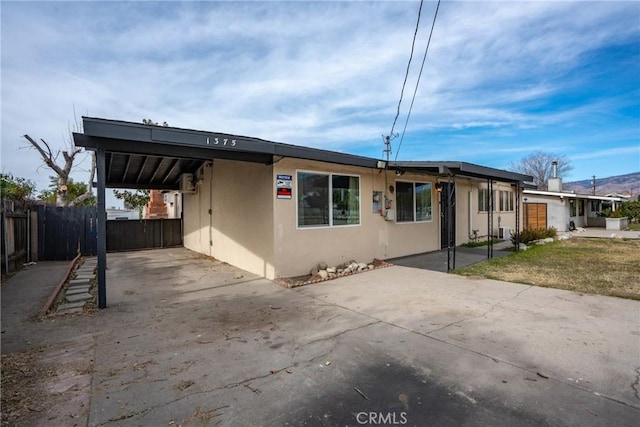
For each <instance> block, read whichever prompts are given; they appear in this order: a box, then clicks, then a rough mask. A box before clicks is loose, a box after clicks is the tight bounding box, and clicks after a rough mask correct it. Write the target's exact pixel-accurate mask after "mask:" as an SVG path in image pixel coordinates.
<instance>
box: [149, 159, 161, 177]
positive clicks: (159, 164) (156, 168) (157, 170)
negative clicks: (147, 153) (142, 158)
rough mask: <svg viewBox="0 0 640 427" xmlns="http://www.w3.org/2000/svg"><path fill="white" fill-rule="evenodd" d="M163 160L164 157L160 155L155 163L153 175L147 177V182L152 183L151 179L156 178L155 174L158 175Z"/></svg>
mask: <svg viewBox="0 0 640 427" xmlns="http://www.w3.org/2000/svg"><path fill="white" fill-rule="evenodd" d="M163 161H164V157H161V158H159V159H158V163H156V167H155V171H154V172H153V175H151V179H149V183H153V181H155V179H156V175H158V172H160V169H161V168H160V166H162V162H163Z"/></svg>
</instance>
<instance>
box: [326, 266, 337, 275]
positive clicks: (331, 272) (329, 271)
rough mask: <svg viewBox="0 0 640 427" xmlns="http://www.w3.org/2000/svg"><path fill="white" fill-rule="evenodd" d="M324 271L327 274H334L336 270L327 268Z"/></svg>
mask: <svg viewBox="0 0 640 427" xmlns="http://www.w3.org/2000/svg"><path fill="white" fill-rule="evenodd" d="M325 270H327V273H329V274H336V268H335V267H327V268H325Z"/></svg>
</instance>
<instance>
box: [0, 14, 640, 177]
mask: <svg viewBox="0 0 640 427" xmlns="http://www.w3.org/2000/svg"><path fill="white" fill-rule="evenodd" d="M417 6H418V3H417V2H320V3H318V2H282V3H281V2H246V3H242V2H201V3H196V2H193V3H191V2H186V3H173V2H167V3H162V2H161V3H155V2H153V3H146V2H129V3H121V2H114V3H91V2H83V3H80V2H77V3H74V2H69V3H67V2H63V3H26V4H25V3H4V4H3V10H2V169H3V170H5V171H8V170H11V171H13V172H14V174H21V175H25V176H29V175H30V174H31V173H32V171H33V170H34V164H35V163H37V162H35V161H34V160H33V159H31V158H29V159H27V157H29V156H26V155H25V153H24V151H18V150H17V149H16V147H17V146H19V145H20V135H22V134H23V133H27V132H28V133H30V134H33V136H36V137H44V138H46V139H48V140H51V141H54V142H55V141H61V140H62V136H63V135H64V133H65V131H66V129H67V124H68V122H69V121H70V120H72V119H73V117H72V114H73V113H72V111H73V107H74V106H75V108H76V111H77V112H78V113H79V114H88V115H92V116H100V117H106V118H114V119H122V120H130V121H140V120H142V118H152V119H154V120H157V121H167V122H169V124H170V125H173V126H179V127H186V128H196V129H206V130H217V131H222V132H229V133H235V134H244V135H251V136H256V137H260V138H265V139H272V140H276V141H282V142H287V143H293V144H302V145H310V146H316V147H322V148H328V149H336V150H341V151H348V152H358V151H367V150H369V151H371V152H375V153H377V152H379V151H380V150H381V148H382V147H381V142H380V141H381V139H380V135H381V134H382V133H386V132H388V131H389V129H390V127H391V122H392V120H393V117H394V115H395V110H396V105H397V101H398V96H399V93H400V88H401V84H402V79H403V77H404V72H405V67H406V61H407V58H408V53H409V47H410V42H411V37H412V35H413V27H414V25H415V19H416V13H417ZM636 6H637V5H635V4H634V3H633V2H605V3H597V2H443V3H442V5H441V9H440V13H439V17H438V21H437V23H436V27H435V31H434V35H433V40H432V45H431V48H430V51H429V56H428V58H427V62H426V65H425V70H424V73H423V76H422V81H421V86H420V90H419V92H418V97H417V99H416V103H415V105H414V110H413V112H412V119H411V121H410V122H409V127H408V132H410V133H409V134H407V136H406V138H407V139H406V140H405V142H404V143H403V148H402V150H403V151H402V154H403V156H402V157H405V158H418V157H419V156H424V155H429V156H431V155H433V152H429V153H427V152H425V150H424V149H421V148H420V147H421V138H423V137H414V136H413V135H421V132H443V131H446V132H450V133H452V135H453V134H455V133H456V132H459V133H461V134H459V135H457V136H455V135H453V140H459V141H460V140H465V138H467V136H466V133H467V132H472V131H475V130H481V131H482V132H483V133H482V134H481V135H480V136H486V135H488V134H487V133H486V132H487V130H490V131H491V132H492V135H495V136H505V135H510V134H513V135H514V136H516V137H514V140H517V139H518V138H517V135H518V133H519V132H524V131H529V130H536V129H545V128H547V127H549V126H552V127H554V126H555V127H558V126H561V127H564V126H567V125H568V124H570V123H572V122H575V123H580V121H581V120H584V118H585V117H593V116H596V115H598V114H602V113H603V112H605V111H606V112H610V111H612V110H615V109H616V108H617V106H619V105H620V103H621V102H627V103H628V102H632V105H635V106H636V108H637V100H633V99H632V98H633V96H632V94H631V95H630V99H632V100H631V101H629V100H624V99H620V98H618V99H615V100H610V99H605V100H596V101H593V102H592V101H589V103H588V104H586V105H567V106H566V107H563V108H560V109H559V108H548V107H549V106H548V103H549V99H552V98H553V97H554V96H559V95H561V94H563V93H566V92H568V91H569V92H570V91H572V90H573V88H575V87H578V86H580V85H581V84H582V83H581V81H582V79H583V76H582V75H581V74H580V73H578V72H574V73H573V74H571V72H572V71H573V70H575V69H576V67H578V68H580V67H583V66H584V58H585V56H588V55H590V54H591V53H592V52H594V51H595V50H597V49H599V48H603V47H607V46H609V45H611V44H616V43H622V42H627V43H628V42H629V41H630V40H633V41H634V42H636V43H637V40H638V34H639V31H638V26H637V19H638V15H639V12H638V10H637V7H636ZM434 8H435V3H433V2H426V3H425V5H424V10H423V13H424V15H423V17H422V27H421V31H420V33H419V38H418V41H417V44H416V53H415V57H414V61H415V62H414V65H416V67H414V68H413V70H412V73H411V76H410V79H409V82H408V85H407V89H406V91H405V98H404V103H403V106H402V114H401V116H400V118H399V120H398V126H397V127H396V129H398V128H399V129H401V128H402V126H403V125H404V117H405V114H406V111H407V107H408V105H409V102H410V98H411V94H412V91H413V87H414V86H413V85H414V82H415V78H416V72H417V65H419V63H420V61H421V59H422V53H423V49H424V46H425V43H426V38H427V36H428V29H429V26H430V23H431V19H432V16H433V15H432V14H433V11H434ZM568 73H569V74H571V76H572V77H570V79H566V78H565V75H567V74H568ZM585 78H586V77H585ZM636 98H637V97H636ZM412 138H417V139H416V140H415V142H412ZM451 140H452V139H449V140H448V141H451ZM468 140H470V141H473V144H474V145H473V146H468V145H467V146H462V145H461V146H460V147H451V146H450V145H451V144H450V143H447V144H448V145H449V147H448V148H447V150H448V151H444V154H443V153H442V152H441V153H440V154H441V158H442V156H444V157H448V158H454V159H455V157H456V156H458V155H465V156H467V155H468V153H475V152H485V153H486V152H488V151H490V152H492V153H494V154H495V155H500V154H503V155H506V154H508V153H516V154H519V153H521V152H525V153H526V151H524V150H528V149H529V147H530V146H527V145H518V146H513V144H510V145H507V146H496V145H495V143H488V146H487V147H485V146H484V145H483V144H481V143H480V142H478V140H477V139H476V138H473V137H471V138H469V139H468ZM443 144H444V143H443ZM447 144H444V145H445V146H446V145H447ZM377 145H380V150H378V149H377V148H375V147H376V146H377ZM477 147H482V148H481V149H477ZM405 150H407V151H405ZM445 154H446V156H445ZM374 155H378V154H374ZM33 157H35V156H33ZM429 158H433V157H429ZM465 158H466V157H465Z"/></svg>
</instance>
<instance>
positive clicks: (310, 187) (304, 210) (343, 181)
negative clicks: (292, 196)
mask: <svg viewBox="0 0 640 427" xmlns="http://www.w3.org/2000/svg"><path fill="white" fill-rule="evenodd" d="M297 188H298V191H297V200H298V227H332V226H340V225H358V224H360V178H359V177H357V176H351V175H337V174H326V173H325V174H323V173H316V172H298V187H297Z"/></svg>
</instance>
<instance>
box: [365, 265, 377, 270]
mask: <svg viewBox="0 0 640 427" xmlns="http://www.w3.org/2000/svg"><path fill="white" fill-rule="evenodd" d="M367 268H368V269H369V270H373V269H374V268H375V267H374V265H373V264H368V265H367Z"/></svg>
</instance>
